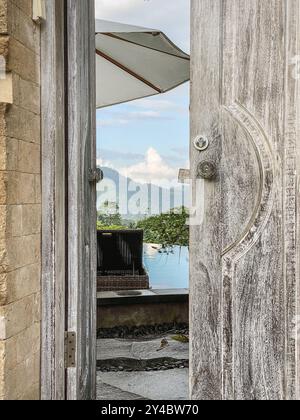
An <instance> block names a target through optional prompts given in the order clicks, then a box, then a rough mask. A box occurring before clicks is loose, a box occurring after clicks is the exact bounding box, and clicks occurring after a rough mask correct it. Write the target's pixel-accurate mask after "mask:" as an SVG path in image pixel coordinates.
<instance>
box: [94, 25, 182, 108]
mask: <svg viewBox="0 0 300 420" xmlns="http://www.w3.org/2000/svg"><path fill="white" fill-rule="evenodd" d="M96 77H97V108H103V107H106V106H110V105H115V104H120V103H123V102H128V101H132V100H134V99H140V98H144V97H147V96H152V95H157V94H160V93H164V92H167V91H169V90H171V89H173V88H175V87H177V86H179V85H181V84H182V83H185V82H187V81H188V80H189V78H190V57H189V55H188V54H186V53H184V52H183V51H182V50H180V49H179V48H178V47H176V45H174V44H173V43H172V42H171V41H170V39H169V38H167V36H166V35H165V34H163V33H162V32H161V31H158V30H155V29H147V28H141V27H137V26H130V25H125V24H121V23H115V22H108V21H103V20H96Z"/></svg>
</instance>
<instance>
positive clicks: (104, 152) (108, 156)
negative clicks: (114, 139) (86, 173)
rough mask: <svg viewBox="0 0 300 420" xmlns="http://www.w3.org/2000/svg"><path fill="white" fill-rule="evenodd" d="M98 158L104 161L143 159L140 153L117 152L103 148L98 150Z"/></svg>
mask: <svg viewBox="0 0 300 420" xmlns="http://www.w3.org/2000/svg"><path fill="white" fill-rule="evenodd" d="M98 157H99V159H103V160H105V161H114V160H124V161H141V160H143V159H144V155H143V154H142V153H132V152H118V151H116V150H110V149H103V148H101V149H100V150H98Z"/></svg>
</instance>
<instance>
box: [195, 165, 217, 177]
mask: <svg viewBox="0 0 300 420" xmlns="http://www.w3.org/2000/svg"><path fill="white" fill-rule="evenodd" d="M216 175H217V167H216V165H215V164H214V163H213V162H208V161H203V162H201V163H199V165H198V176H199V177H200V178H203V179H213V178H215V176H216Z"/></svg>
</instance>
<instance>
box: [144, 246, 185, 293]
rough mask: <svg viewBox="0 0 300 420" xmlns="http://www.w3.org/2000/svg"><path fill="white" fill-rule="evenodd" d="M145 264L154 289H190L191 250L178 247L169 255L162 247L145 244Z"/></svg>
mask: <svg viewBox="0 0 300 420" xmlns="http://www.w3.org/2000/svg"><path fill="white" fill-rule="evenodd" d="M144 264H145V267H146V269H147V271H148V274H149V277H150V285H151V287H152V288H153V289H187V288H188V287H189V249H188V247H179V246H176V247H174V248H173V249H172V251H171V252H169V253H168V254H166V253H162V252H160V246H159V245H155V244H144Z"/></svg>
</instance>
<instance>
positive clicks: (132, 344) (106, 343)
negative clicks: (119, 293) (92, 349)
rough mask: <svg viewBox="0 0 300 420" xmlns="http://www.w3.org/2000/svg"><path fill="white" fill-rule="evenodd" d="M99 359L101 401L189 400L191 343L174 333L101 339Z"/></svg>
mask: <svg viewBox="0 0 300 420" xmlns="http://www.w3.org/2000/svg"><path fill="white" fill-rule="evenodd" d="M175 337H177V336H175ZM97 359H98V363H97V364H98V373H97V399H98V400H106V401H113V400H124V401H125V400H187V399H188V376H189V375H188V359H189V344H188V343H185V342H181V341H177V340H174V336H168V335H166V336H164V337H157V338H154V339H153V338H152V339H148V340H147V339H145V338H144V339H141V340H137V339H136V340H126V339H125V340H121V339H101V340H98V347H97Z"/></svg>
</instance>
